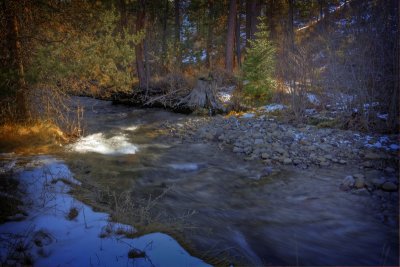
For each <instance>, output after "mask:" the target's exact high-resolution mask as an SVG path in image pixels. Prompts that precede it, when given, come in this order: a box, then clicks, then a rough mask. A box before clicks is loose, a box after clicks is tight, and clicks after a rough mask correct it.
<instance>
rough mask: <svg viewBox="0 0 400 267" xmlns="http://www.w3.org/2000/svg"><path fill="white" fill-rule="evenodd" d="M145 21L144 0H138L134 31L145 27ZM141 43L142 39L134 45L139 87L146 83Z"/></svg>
mask: <svg viewBox="0 0 400 267" xmlns="http://www.w3.org/2000/svg"><path fill="white" fill-rule="evenodd" d="M145 22H146V13H145V0H140V1H139V10H138V14H137V17H136V32H139V31H141V30H144V29H145V26H146V23H145ZM143 43H144V40H142V41H141V42H140V43H138V44H137V45H136V46H135V55H136V71H137V76H138V79H139V87H140V88H144V87H145V86H146V84H147V81H146V73H145V69H144V64H143Z"/></svg>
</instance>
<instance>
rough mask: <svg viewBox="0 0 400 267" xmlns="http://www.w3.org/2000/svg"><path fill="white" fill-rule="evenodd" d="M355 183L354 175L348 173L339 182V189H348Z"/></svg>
mask: <svg viewBox="0 0 400 267" xmlns="http://www.w3.org/2000/svg"><path fill="white" fill-rule="evenodd" d="M355 183H356V181H355V180H354V177H353V176H352V175H348V176H346V177H345V178H344V179H343V181H342V183H341V184H340V189H341V190H344V191H347V190H350V189H352V188H353V187H354V185H355Z"/></svg>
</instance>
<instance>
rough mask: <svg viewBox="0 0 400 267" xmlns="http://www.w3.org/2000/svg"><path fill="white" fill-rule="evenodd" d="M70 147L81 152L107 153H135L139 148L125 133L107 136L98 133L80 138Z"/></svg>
mask: <svg viewBox="0 0 400 267" xmlns="http://www.w3.org/2000/svg"><path fill="white" fill-rule="evenodd" d="M69 149H70V150H72V151H75V152H79V153H87V152H95V153H99V154H105V155H123V154H135V153H136V152H137V151H138V150H139V149H138V147H137V146H136V145H134V144H131V143H129V142H128V138H127V137H126V136H125V135H117V136H113V137H111V138H106V137H105V136H104V134H103V133H96V134H92V135H88V136H85V137H82V138H80V139H79V140H78V141H77V142H76V143H74V144H72V145H70V146H69Z"/></svg>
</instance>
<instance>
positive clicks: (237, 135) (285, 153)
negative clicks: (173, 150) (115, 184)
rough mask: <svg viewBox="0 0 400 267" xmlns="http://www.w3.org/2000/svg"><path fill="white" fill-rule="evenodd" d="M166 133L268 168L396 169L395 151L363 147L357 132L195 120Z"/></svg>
mask: <svg viewBox="0 0 400 267" xmlns="http://www.w3.org/2000/svg"><path fill="white" fill-rule="evenodd" d="M167 127H169V128H172V129H170V132H172V133H173V135H175V136H179V137H181V138H183V139H184V140H185V141H189V142H218V143H219V145H220V146H224V147H227V148H228V149H231V150H232V151H233V152H234V153H237V154H240V155H242V156H243V157H244V159H245V160H256V159H260V160H263V161H264V162H265V163H267V164H281V165H294V166H297V167H300V168H303V169H304V168H308V167H310V166H319V167H328V166H334V165H335V164H340V165H345V164H358V165H359V166H360V167H362V168H371V167H373V168H383V167H387V166H396V164H397V161H398V157H397V156H396V152H395V151H394V152H390V151H386V150H379V149H371V148H366V147H365V144H364V143H363V142H362V141H361V140H359V138H356V137H355V136H359V134H358V133H355V132H351V131H343V130H339V129H325V128H323V129H320V128H317V127H314V126H310V125H300V126H299V127H295V126H293V125H290V124H286V123H283V122H279V121H277V120H275V119H272V118H269V117H266V116H260V117H252V118H247V117H245V118H238V117H235V116H231V117H221V116H220V117H215V118H196V119H193V120H188V121H186V122H185V123H180V126H179V127H174V126H173V125H168V126H167Z"/></svg>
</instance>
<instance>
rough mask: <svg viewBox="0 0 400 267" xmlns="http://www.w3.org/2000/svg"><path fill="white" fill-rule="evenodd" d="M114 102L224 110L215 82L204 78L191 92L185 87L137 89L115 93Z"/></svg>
mask: <svg viewBox="0 0 400 267" xmlns="http://www.w3.org/2000/svg"><path fill="white" fill-rule="evenodd" d="M113 103H114V104H124V105H130V106H136V107H159V108H165V109H168V110H172V111H174V112H179V113H191V112H193V111H195V110H198V109H208V110H210V111H211V112H212V113H215V112H222V111H223V110H224V108H223V106H222V103H221V102H220V100H219V99H218V97H217V94H216V85H215V83H214V82H213V81H212V80H207V79H204V78H200V79H199V80H198V81H197V84H196V86H195V88H193V89H192V90H191V91H190V93H188V90H184V89H175V90H163V89H161V88H149V89H148V90H145V89H143V90H140V89H137V90H134V93H132V94H126V93H119V94H115V95H114V96H113Z"/></svg>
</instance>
